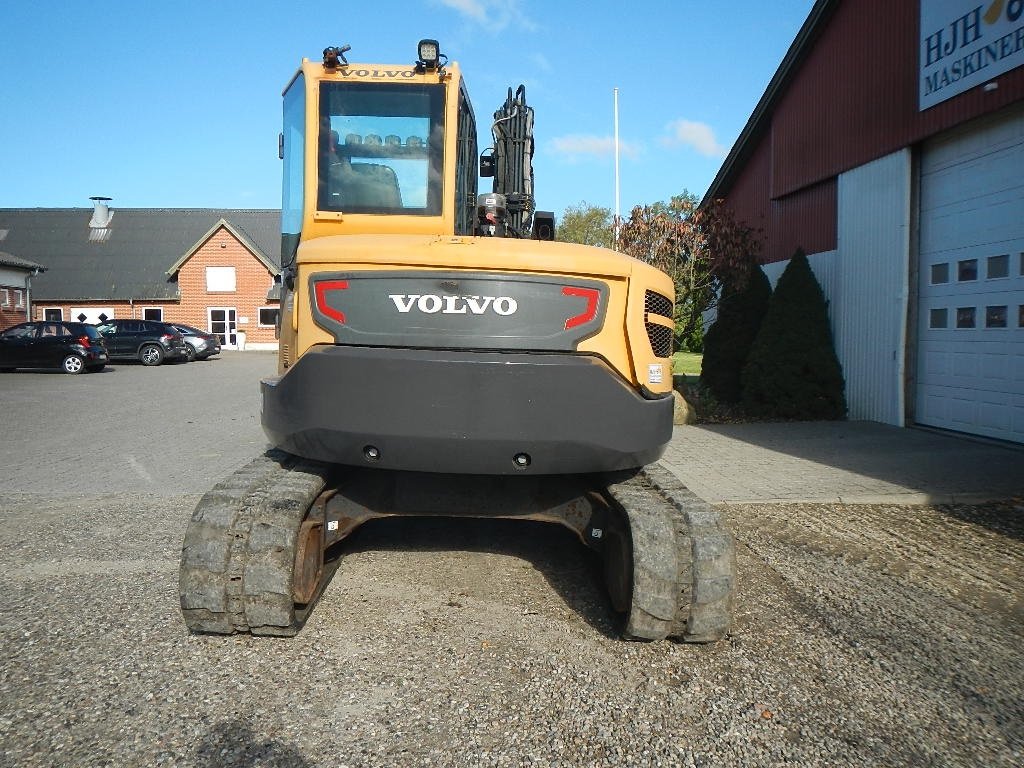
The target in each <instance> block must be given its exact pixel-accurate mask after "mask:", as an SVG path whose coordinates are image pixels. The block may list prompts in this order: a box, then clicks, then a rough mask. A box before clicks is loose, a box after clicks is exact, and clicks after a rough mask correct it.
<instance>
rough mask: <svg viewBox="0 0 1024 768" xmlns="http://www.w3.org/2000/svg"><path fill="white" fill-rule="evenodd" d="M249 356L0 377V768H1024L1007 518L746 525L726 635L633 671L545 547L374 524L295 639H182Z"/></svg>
mask: <svg viewBox="0 0 1024 768" xmlns="http://www.w3.org/2000/svg"><path fill="white" fill-rule="evenodd" d="M273 368H274V358H273V356H271V355H269V354H265V353H224V354H223V355H222V356H221V358H220V359H214V360H211V361H207V362H200V363H191V364H188V365H176V366H161V367H160V368H155V369H153V368H144V367H142V366H129V365H118V366H116V367H114V368H112V369H111V370H109V372H104V373H102V374H95V375H89V376H65V375H59V374H50V373H17V374H9V375H4V376H2V377H0V412H2V413H3V417H4V423H5V435H6V438H7V439H6V440H5V441H3V443H2V444H0V466H2V467H3V471H2V473H0V525H2V527H3V533H4V535H3V538H2V543H0V574H2V575H0V646H2V649H3V650H2V656H0V765H4V766H7V765H10V766H35V765H60V766H94V765H95V766H99V765H112V766H140V765H183V766H193V765H194V766H239V767H241V766H253V765H261V766H296V767H299V766H390V765H395V766H405V765H409V766H418V765H434V766H489V765H497V766H502V765H508V766H518V765H538V766H548V765H550V766H556V765H557V766H576V765H580V766H583V765H586V766H589V765H633V766H647V765H652V766H653V765H662V766H677V765H682V766H685V765H706V766H717V765H778V764H784V763H790V764H796V765H850V766H854V765H856V766H864V765H920V766H944V765H950V766H954V765H972V766H974V765H983V766H1017V765H1020V764H1022V763H1024V659H1022V645H1024V643H1022V637H1024V605H1022V603H1021V584H1022V583H1024V524H1022V518H1024V506H1022V504H1024V502H1021V501H1017V502H1013V501H1009V502H1007V503H1004V504H990V505H985V506H981V507H976V506H957V507H901V506H890V505H855V506H848V505H815V504H787V505H742V506H732V507H725V508H723V512H724V514H725V515H726V517H727V518H728V520H729V521H730V524H731V526H732V528H733V531H734V532H735V534H736V537H737V540H738V547H737V553H738V568H739V573H740V588H739V594H738V601H737V611H736V614H737V616H736V618H737V621H736V627H735V632H734V634H733V635H732V636H731V637H730V638H729V639H727V640H725V641H723V642H721V643H718V644H715V645H711V646H686V645H676V644H673V643H669V642H661V643H650V644H644V643H625V642H622V641H620V640H618V639H617V638H616V636H615V631H614V627H613V624H612V622H611V619H610V614H609V608H608V605H607V603H606V601H605V598H604V596H603V593H602V591H601V589H600V587H599V583H598V580H597V577H596V573H597V571H596V568H595V565H594V563H593V562H592V561H591V560H590V558H589V556H588V554H587V553H586V552H585V551H584V550H583V548H582V547H581V545H579V544H578V543H577V542H576V541H575V540H574V539H573V537H572V536H571V535H570V534H568V533H567V532H563V531H562V530H561V529H557V528H549V527H546V526H544V525H542V524H539V523H528V522H517V523H513V522H506V521H465V520H462V521H457V522H456V521H444V520H381V521H376V522H374V523H372V524H368V525H367V526H365V527H364V528H363V529H362V530H361V531H360V532H359V533H358V534H357V536H356V537H355V538H354V539H353V540H352V541H351V542H350V544H349V546H348V549H347V553H346V555H345V557H344V559H343V561H342V564H341V567H340V569H339V571H338V573H337V575H336V576H335V578H334V581H333V582H332V583H331V584H330V586H329V587H328V588H327V591H326V593H325V596H324V598H323V600H322V602H321V603H320V605H319V606H318V607H317V609H316V610H315V611H314V613H313V615H312V617H311V619H310V621H309V623H308V624H307V625H306V627H305V629H304V630H303V631H302V632H301V633H300V634H299V636H298V637H297V638H294V639H275V638H251V637H228V638H224V637H208V636H203V637H199V636H190V635H189V634H187V632H186V631H185V629H184V625H183V624H182V622H181V619H180V615H179V613H178V605H177V571H178V557H179V552H180V547H181V540H182V536H183V534H184V529H185V524H186V521H187V519H188V516H189V514H190V513H191V509H192V507H193V506H194V505H195V503H196V502H197V501H198V498H199V495H200V494H201V493H202V491H203V490H204V489H205V488H207V487H209V486H210V485H212V484H213V483H214V482H216V481H217V480H219V479H220V478H221V477H223V476H224V475H226V474H227V473H229V472H230V471H232V470H233V469H235V468H236V467H238V466H240V465H242V464H243V463H245V462H246V461H248V460H249V459H250V458H252V456H254V455H256V454H258V453H259V452H260V451H262V450H263V447H264V445H265V443H264V440H263V436H262V432H261V431H260V429H259V397H258V392H257V385H256V380H257V379H258V377H259V376H260V375H265V374H266V373H269V372H271V371H272V370H273Z"/></svg>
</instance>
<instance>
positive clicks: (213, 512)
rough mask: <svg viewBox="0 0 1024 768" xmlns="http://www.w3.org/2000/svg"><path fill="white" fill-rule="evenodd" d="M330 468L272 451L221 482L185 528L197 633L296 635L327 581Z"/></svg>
mask: <svg viewBox="0 0 1024 768" xmlns="http://www.w3.org/2000/svg"><path fill="white" fill-rule="evenodd" d="M328 469H329V468H328V467H327V466H326V465H323V464H318V463H316V462H310V461H306V460H302V459H299V458H297V457H295V456H292V455H290V454H287V453H284V452H283V451H277V450H272V451H268V452H267V453H266V454H265V455H263V456H261V457H259V458H257V459H255V460H254V461H252V462H251V463H249V464H247V465H246V466H244V467H242V468H241V469H239V470H238V471H237V472H235V473H234V474H232V475H231V476H229V477H228V478H226V479H225V480H223V481H222V482H220V483H218V484H217V485H216V486H214V487H213V489H212V490H210V491H209V492H207V493H206V494H205V495H204V496H203V498H202V499H201V500H200V501H199V504H198V505H197V506H196V509H195V511H194V512H193V513H192V519H191V520H190V521H189V524H188V528H187V529H186V531H185V542H184V544H183V546H182V557H181V573H180V577H179V583H178V585H179V593H180V596H181V611H182V615H183V616H184V618H185V623H186V624H187V625H188V628H189V629H190V630H192V631H193V632H210V633H217V634H232V633H234V632H251V633H252V634H254V635H285V636H291V635H294V634H295V633H296V632H297V631H298V630H299V628H300V627H301V625H302V622H303V621H304V620H305V617H306V613H307V612H308V610H307V609H308V606H310V605H312V603H313V602H315V600H316V598H317V597H318V595H319V592H320V590H321V589H322V587H323V584H324V581H325V578H324V576H325V574H324V570H325V569H324V563H323V546H322V538H323V524H322V519H323V518H322V516H321V517H320V519H319V525H318V520H317V517H316V515H317V507H316V505H315V504H314V502H315V501H316V499H317V497H318V496H319V494H320V492H321V491H322V490H323V488H324V486H325V485H326V482H327V474H328Z"/></svg>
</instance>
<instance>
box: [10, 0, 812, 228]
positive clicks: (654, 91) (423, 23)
mask: <svg viewBox="0 0 1024 768" xmlns="http://www.w3.org/2000/svg"><path fill="white" fill-rule="evenodd" d="M812 5H813V0H772V2H764V0H729V1H727V2H706V1H705V2H695V1H692V0H645V1H644V2H642V3H641V2H629V1H628V0H618V1H617V2H612V1H611V0H590V2H587V1H586V0H583V1H582V2H580V1H577V2H564V1H563V0H420V1H419V2H415V3H413V2H406V1H405V0H392V2H390V3H382V2H343V3H342V2H335V3H314V2H310V0H292V1H291V2H271V0H247V1H246V2H238V1H237V0H180V1H178V0H164V2H159V3H155V2H154V3H151V2H144V1H142V2H140V0H100V1H99V2H96V1H95V0H33V1H32V2H19V1H18V0H0V104H2V106H0V207H3V208H35V207H83V208H88V207H90V206H91V205H92V204H91V202H90V201H89V198H90V197H91V196H94V195H102V196H106V197H111V198H113V201H112V202H111V206H112V207H113V208H114V209H117V208H277V207H279V206H280V200H281V181H280V175H281V162H280V160H278V158H277V136H278V133H279V131H280V123H281V91H282V90H283V88H284V86H285V85H286V84H287V82H288V81H289V80H290V79H291V76H292V75H293V74H294V72H295V70H296V69H297V67H298V65H299V62H300V61H301V59H302V58H303V57H307V58H310V59H313V60H319V59H320V58H321V52H322V51H323V49H324V48H325V47H327V46H329V45H337V46H340V45H344V44H348V45H351V46H352V50H351V51H350V52H349V53H348V54H347V56H348V59H349V61H350V62H366V63H389V64H395V63H412V62H413V61H414V60H415V58H416V43H417V42H418V41H419V40H420V39H423V38H434V39H437V40H438V41H439V42H440V44H441V50H442V52H443V53H445V54H446V55H447V56H448V57H449V59H450V60H452V61H457V62H459V64H460V66H461V67H462V72H463V75H464V77H465V78H466V83H467V86H468V89H469V93H470V98H471V99H472V102H473V106H474V110H475V112H476V115H477V122H478V127H479V128H480V130H481V136H480V140H481V148H483V147H485V146H487V145H488V144H489V137H490V134H489V130H488V129H489V122H490V119H489V118H490V116H491V115H492V113H493V112H494V111H495V110H496V109H497V108H498V107H499V106H500V105H501V104H502V103H503V102H504V100H505V96H506V93H507V89H508V88H509V87H513V88H515V87H517V86H518V85H519V84H520V83H522V84H524V85H525V86H526V96H527V101H528V103H530V104H531V105H532V106H533V107H534V109H535V111H536V115H535V133H534V139H535V143H536V150H535V156H534V173H535V177H536V196H537V207H538V208H539V209H541V210H551V211H554V212H555V213H556V216H560V215H561V213H562V212H563V211H564V210H565V209H566V207H568V206H573V205H579V204H580V203H586V204H588V205H595V206H602V207H606V208H609V209H613V210H614V207H615V170H614V169H615V162H614V157H615V156H614V141H613V136H614V96H613V93H614V89H616V88H617V89H618V103H619V138H620V142H619V176H620V199H621V203H620V210H621V211H622V214H623V215H628V212H629V210H630V209H631V208H632V206H634V205H641V204H647V203H652V202H656V201H659V200H666V201H667V200H668V199H669V198H671V196H672V195H676V194H679V193H681V192H683V191H684V190H688V191H690V192H692V193H695V194H697V195H702V194H703V193H704V192H705V191H706V190H707V188H708V186H709V185H710V184H711V181H712V180H713V179H714V177H715V174H716V173H717V172H718V169H719V167H720V166H721V164H722V161H723V160H724V158H725V156H726V155H727V153H728V151H729V149H730V148H731V146H732V145H733V143H734V142H735V140H736V138H737V137H738V136H739V133H740V131H741V130H742V129H743V126H744V125H745V124H746V121H747V119H748V118H749V116H750V114H751V112H752V111H753V109H754V107H755V106H756V104H757V102H758V100H759V99H760V97H761V95H762V94H763V93H764V89H765V87H766V86H767V84H768V82H769V80H770V79H771V77H772V75H773V74H774V73H775V71H776V69H777V68H778V66H779V64H780V63H781V61H782V58H783V57H784V56H785V53H786V51H787V50H788V48H789V46H790V44H791V43H792V41H793V39H794V37H795V36H796V33H797V31H798V30H799V29H800V26H801V25H802V24H803V22H804V20H805V19H806V17H807V14H808V13H809V12H810V9H811V7H812ZM487 184H488V180H481V191H484V190H485V189H489V187H488V186H486V185H487Z"/></svg>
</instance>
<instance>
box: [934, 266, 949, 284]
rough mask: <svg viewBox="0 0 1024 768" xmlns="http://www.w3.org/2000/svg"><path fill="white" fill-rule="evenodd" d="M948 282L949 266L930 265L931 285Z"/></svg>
mask: <svg viewBox="0 0 1024 768" xmlns="http://www.w3.org/2000/svg"><path fill="white" fill-rule="evenodd" d="M948 282H949V264H947V263H945V262H943V263H942V264H932V285H941V284H942V283H948Z"/></svg>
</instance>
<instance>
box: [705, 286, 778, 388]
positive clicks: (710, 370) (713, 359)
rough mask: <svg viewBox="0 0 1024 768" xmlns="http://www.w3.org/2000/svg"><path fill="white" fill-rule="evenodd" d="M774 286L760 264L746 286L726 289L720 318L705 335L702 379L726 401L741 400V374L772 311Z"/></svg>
mask: <svg viewBox="0 0 1024 768" xmlns="http://www.w3.org/2000/svg"><path fill="white" fill-rule="evenodd" d="M771 295H772V286H771V283H770V282H768V277H767V276H766V275H765V273H764V272H763V271H762V270H761V268H760V267H755V268H754V269H753V270H751V273H750V277H749V278H748V279H747V281H746V284H745V285H743V287H742V288H739V289H736V288H730V286H728V285H726V286H725V287H724V288H723V294H722V299H721V300H720V301H719V302H718V317H717V318H716V319H715V322H714V323H713V324H712V325H711V327H710V328H708V330H707V333H705V334H704V359H703V362H702V364H701V369H700V382H701V384H702V385H703V386H704V387H706V388H707V389H708V390H709V391H710V392H711V394H713V395H714V396H715V398H716V399H717V400H719V401H721V402H723V403H736V402H739V400H740V398H741V396H742V390H741V388H740V373H741V372H742V370H743V365H744V364H745V363H746V362H747V357H748V356H749V354H750V349H751V347H752V346H753V345H754V339H755V338H757V332H758V330H759V329H760V327H761V321H762V320H763V318H764V314H765V312H766V311H767V310H768V301H769V299H770V298H771Z"/></svg>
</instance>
